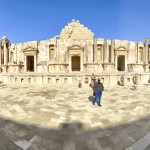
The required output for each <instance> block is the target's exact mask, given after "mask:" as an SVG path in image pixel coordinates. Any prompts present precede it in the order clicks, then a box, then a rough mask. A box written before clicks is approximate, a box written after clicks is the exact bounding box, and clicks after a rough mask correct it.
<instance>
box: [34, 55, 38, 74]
mask: <svg viewBox="0 0 150 150" xmlns="http://www.w3.org/2000/svg"><path fill="white" fill-rule="evenodd" d="M36 64H37V58H36V54H35V55H34V72H36Z"/></svg>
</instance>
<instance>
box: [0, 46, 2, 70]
mask: <svg viewBox="0 0 150 150" xmlns="http://www.w3.org/2000/svg"><path fill="white" fill-rule="evenodd" d="M1 50H2V49H1V43H0V67H1V62H2V57H1V56H2V51H1ZM0 72H1V69H0Z"/></svg>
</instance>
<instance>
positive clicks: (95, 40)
mask: <svg viewBox="0 0 150 150" xmlns="http://www.w3.org/2000/svg"><path fill="white" fill-rule="evenodd" d="M96 62H97V39H94V63H96Z"/></svg>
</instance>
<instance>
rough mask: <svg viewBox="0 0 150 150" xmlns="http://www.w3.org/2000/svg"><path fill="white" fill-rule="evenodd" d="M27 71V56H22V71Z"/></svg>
mask: <svg viewBox="0 0 150 150" xmlns="http://www.w3.org/2000/svg"><path fill="white" fill-rule="evenodd" d="M26 71H27V56H26V55H25V56H24V72H26Z"/></svg>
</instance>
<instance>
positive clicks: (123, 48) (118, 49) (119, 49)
mask: <svg viewBox="0 0 150 150" xmlns="http://www.w3.org/2000/svg"><path fill="white" fill-rule="evenodd" d="M116 50H117V51H126V47H124V46H119V47H117V48H116Z"/></svg>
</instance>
